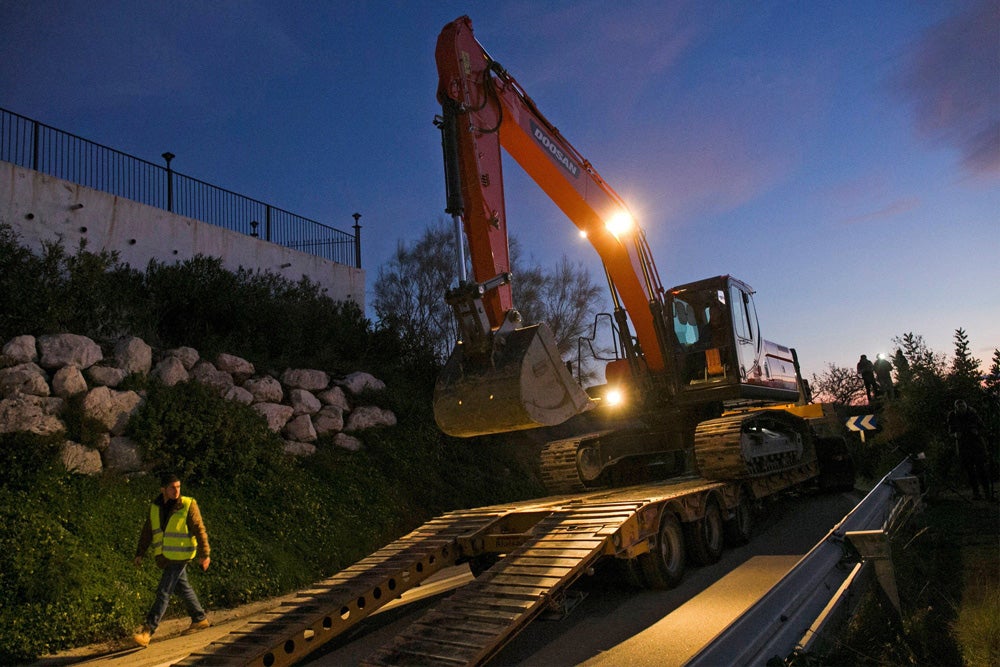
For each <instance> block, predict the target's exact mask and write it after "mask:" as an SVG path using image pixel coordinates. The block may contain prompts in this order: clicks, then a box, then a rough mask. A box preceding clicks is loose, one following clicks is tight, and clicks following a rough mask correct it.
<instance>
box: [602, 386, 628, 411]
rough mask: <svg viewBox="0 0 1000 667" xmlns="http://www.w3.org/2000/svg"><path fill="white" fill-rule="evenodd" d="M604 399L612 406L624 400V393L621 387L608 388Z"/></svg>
mask: <svg viewBox="0 0 1000 667" xmlns="http://www.w3.org/2000/svg"><path fill="white" fill-rule="evenodd" d="M604 400H605V401H606V402H607V404H608V405H609V406H612V407H614V406H616V405H621V404H622V403H624V402H625V394H624V393H622V390H621V389H609V390H608V393H606V394H604Z"/></svg>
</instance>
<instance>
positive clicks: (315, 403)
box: [288, 389, 323, 415]
mask: <svg viewBox="0 0 1000 667" xmlns="http://www.w3.org/2000/svg"><path fill="white" fill-rule="evenodd" d="M288 403H289V404H290V405H291V406H292V407H293V408H294V409H295V414H296V415H314V414H316V413H317V412H319V409H320V408H321V407H323V404H322V403H320V402H319V399H318V398H316V397H315V396H314V395H313V394H312V392H308V391H306V390H305V389H292V390H291V391H290V392H288Z"/></svg>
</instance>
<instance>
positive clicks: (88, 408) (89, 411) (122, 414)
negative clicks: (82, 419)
mask: <svg viewBox="0 0 1000 667" xmlns="http://www.w3.org/2000/svg"><path fill="white" fill-rule="evenodd" d="M141 403H142V397H141V396H139V394H137V393H135V392H134V391H115V390H114V389H108V388H107V387H95V388H94V389H91V390H90V391H88V392H87V395H86V396H84V397H83V413H84V414H85V415H86V416H88V417H90V418H92V419H95V420H96V421H97V422H98V423H100V424H101V425H102V426H104V428H105V429H107V431H108V432H109V433H111V434H112V435H121V434H122V433H124V432H125V426H126V424H128V420H129V418H130V417H131V416H132V415H133V414H134V413H135V411H136V410H138V409H139V405H140V404H141ZM112 440H113V438H112Z"/></svg>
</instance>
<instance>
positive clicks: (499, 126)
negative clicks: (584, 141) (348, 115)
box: [435, 17, 667, 436]
mask: <svg viewBox="0 0 1000 667" xmlns="http://www.w3.org/2000/svg"><path fill="white" fill-rule="evenodd" d="M436 59H437V67H438V74H439V83H438V100H439V102H440V103H441V105H442V112H443V115H442V121H441V128H442V133H443V146H444V152H445V171H446V181H447V183H448V191H449V192H448V209H447V211H448V212H449V213H451V214H452V215H453V216H455V217H456V219H459V218H460V219H461V225H462V228H463V229H464V232H465V236H466V238H467V239H468V243H469V252H470V255H471V263H472V277H473V281H472V282H471V283H470V284H469V285H467V286H462V285H460V286H459V289H458V290H455V291H454V292H453V293H452V295H451V296H450V299H449V300H450V301H451V302H452V305H453V308H454V309H455V312H456V314H457V316H458V320H459V326H460V329H461V334H462V342H461V343H460V344H459V345H458V346H457V347H456V349H455V351H454V352H453V353H452V356H451V359H450V360H449V362H448V364H447V367H446V369H445V371H444V372H443V373H442V375H441V377H440V378H439V380H438V383H437V387H436V391H435V416H436V418H437V421H438V424H439V426H441V428H442V430H444V431H445V432H447V433H450V434H453V435H463V436H471V435H480V434H484V433H497V432H506V431H511V430H517V429H518V428H531V427H535V426H541V425H551V424H557V423H561V422H563V421H565V420H566V419H568V418H569V417H571V416H573V415H574V414H576V413H578V412H580V411H582V410H585V409H587V408H588V407H589V406H590V401H589V400H588V399H587V397H586V395H585V393H584V392H583V390H582V388H580V387H579V385H577V384H576V382H575V381H574V380H573V378H572V376H571V375H570V374H569V372H568V371H567V370H566V369H565V368H563V364H562V361H561V359H560V356H559V354H558V350H556V349H554V347H553V345H554V341H552V340H551V338H552V337H551V335H549V332H548V330H547V327H546V326H545V325H544V324H538V325H537V328H534V329H533V331H534V332H536V333H537V335H533V336H528V337H526V336H525V335H523V334H522V335H520V336H519V337H518V342H519V345H518V347H517V350H518V352H517V353H512V350H511V349H510V347H511V346H510V345H508V344H507V343H508V341H507V337H508V334H509V333H510V332H511V331H513V330H515V329H516V328H517V327H518V326H519V325H520V322H519V320H518V317H517V315H516V311H515V310H514V304H513V299H512V296H511V285H510V280H509V279H502V277H503V276H509V272H510V254H509V249H508V234H507V218H506V211H505V205H504V191H503V173H502V157H501V150H506V151H507V153H508V154H509V155H510V156H511V157H513V158H514V159H515V160H516V161H517V162H518V164H519V165H520V166H521V167H522V168H523V169H524V170H525V172H526V173H527V174H528V175H529V176H531V178H532V179H533V180H534V181H535V182H536V183H537V184H538V185H539V186H540V187H541V188H542V190H543V191H544V192H545V193H546V194H547V195H548V196H549V197H550V198H551V199H552V201H553V202H555V204H556V205H557V206H558V207H559V208H560V209H561V210H562V211H563V212H564V213H565V214H566V216H567V217H568V218H569V219H570V220H571V221H572V222H573V223H574V224H575V225H576V226H577V227H578V228H579V229H580V230H581V231H582V232H584V233H585V234H586V236H587V239H588V240H589V241H590V242H591V244H592V245H593V246H594V248H595V249H596V250H597V252H598V254H599V255H600V257H601V259H602V261H603V262H604V265H605V267H606V269H607V272H608V276H609V278H610V280H611V282H612V284H613V285H614V287H615V289H616V290H617V292H618V294H619V296H620V297H621V300H622V303H623V304H624V305H625V308H626V310H627V311H628V313H629V315H630V317H631V318H632V324H633V326H634V327H635V330H636V338H637V340H638V341H639V342H640V343H641V344H642V348H643V352H644V355H645V364H646V366H647V367H648V368H649V369H650V370H652V371H658V370H662V369H663V368H664V367H665V365H666V363H667V361H666V359H665V355H664V352H663V349H664V346H663V344H662V340H661V337H662V334H660V333H659V331H660V330H661V329H662V327H661V326H660V325H658V323H657V320H656V318H657V317H659V316H660V314H659V312H658V311H657V309H656V308H655V307H653V306H654V305H655V304H659V303H662V293H663V288H662V285H661V284H660V281H659V276H658V274H657V272H656V269H655V265H654V264H653V262H652V259H651V257H650V253H649V248H648V246H647V244H646V241H645V237H644V235H643V234H642V231H641V230H640V229H639V228H638V226H637V225H636V224H635V221H634V219H633V218H632V216H631V213H630V212H629V210H628V207H627V206H626V205H625V203H624V201H623V200H622V199H621V197H619V196H618V194H617V193H615V191H614V190H612V189H611V187H610V186H609V185H608V184H607V183H606V182H605V181H604V179H602V178H601V176H600V175H599V174H598V173H597V171H596V170H595V169H594V168H593V166H592V165H591V164H590V163H589V162H588V161H587V160H585V159H584V158H583V157H582V156H581V155H580V154H579V152H578V151H577V150H576V149H575V148H574V147H573V146H572V145H571V144H570V143H569V142H568V141H566V139H565V138H563V137H562V135H561V134H560V133H559V131H558V130H557V129H556V128H555V127H554V126H553V125H552V124H551V123H550V122H549V121H548V120H547V119H546V118H545V117H544V116H543V115H542V114H541V112H539V110H538V108H537V106H536V105H535V103H534V102H533V101H532V100H531V98H529V97H528V96H527V95H526V94H525V93H524V91H523V90H522V89H521V87H520V85H518V83H517V82H516V81H515V80H514V78H513V77H512V76H510V74H509V73H508V72H507V71H506V70H504V69H503V67H501V66H500V65H499V64H498V63H497V62H496V61H494V60H493V59H492V58H490V56H489V55H488V54H487V53H486V51H485V49H483V47H482V46H481V45H480V44H479V43H478V42H477V41H476V39H475V37H474V36H473V32H472V22H471V20H470V19H469V18H468V17H461V18H459V19H457V20H455V21H453V22H452V23H450V24H448V25H447V26H445V28H444V29H443V30H442V32H441V34H440V36H439V37H438V43H437V50H436ZM514 279H516V277H514ZM470 286H471V289H470ZM483 286H487V287H485V288H484V287H483ZM463 293H464V294H466V295H468V294H471V296H466V297H464V298H463V296H462V294H463ZM517 330H519V329H517ZM525 338H528V340H524V339H525ZM501 348H503V351H501ZM500 396H504V397H506V398H505V399H504V402H503V403H501V402H500V400H499V397H500ZM540 399H545V400H542V403H544V404H546V405H547V407H541V408H540V407H539V400H540ZM552 406H558V407H552Z"/></svg>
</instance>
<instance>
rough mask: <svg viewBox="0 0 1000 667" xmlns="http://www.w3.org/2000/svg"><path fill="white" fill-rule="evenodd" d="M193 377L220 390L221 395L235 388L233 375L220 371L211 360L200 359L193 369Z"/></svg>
mask: <svg viewBox="0 0 1000 667" xmlns="http://www.w3.org/2000/svg"><path fill="white" fill-rule="evenodd" d="M191 379H192V380H197V381H198V382H200V383H202V384H204V385H207V386H209V387H212V388H213V389H215V390H216V391H218V392H219V395H220V396H225V395H226V393H227V392H228V391H229V390H230V389H232V388H233V385H234V383H233V376H232V375H230V374H229V373H227V372H225V371H220V370H219V369H218V368H216V367H215V364H213V363H211V362H209V361H199V362H198V363H197V364H195V365H194V368H192V369H191Z"/></svg>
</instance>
